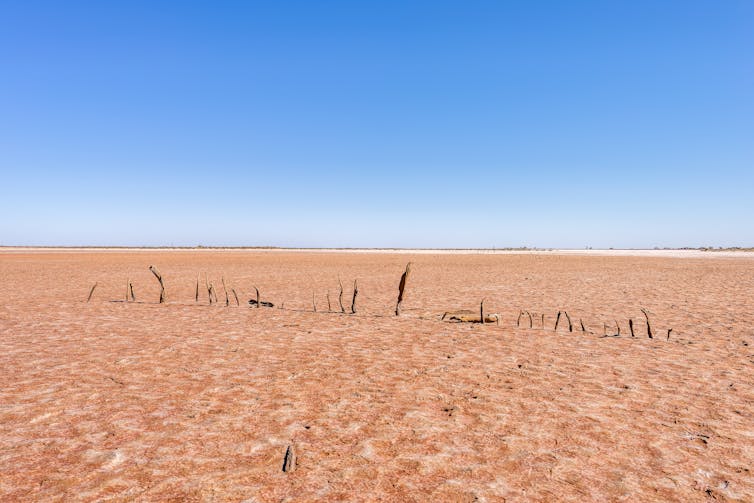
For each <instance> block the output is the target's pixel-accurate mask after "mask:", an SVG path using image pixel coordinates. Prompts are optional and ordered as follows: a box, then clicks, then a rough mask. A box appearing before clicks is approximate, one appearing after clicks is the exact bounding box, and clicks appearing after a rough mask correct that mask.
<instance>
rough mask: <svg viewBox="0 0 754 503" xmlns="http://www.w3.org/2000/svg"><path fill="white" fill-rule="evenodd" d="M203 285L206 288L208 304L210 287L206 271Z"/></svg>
mask: <svg viewBox="0 0 754 503" xmlns="http://www.w3.org/2000/svg"><path fill="white" fill-rule="evenodd" d="M204 286H205V287H206V288H207V298H208V299H209V305H210V306H211V305H212V287H211V286H210V284H209V278H208V277H207V273H206V272H205V273H204Z"/></svg>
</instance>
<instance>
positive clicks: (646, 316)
mask: <svg viewBox="0 0 754 503" xmlns="http://www.w3.org/2000/svg"><path fill="white" fill-rule="evenodd" d="M641 312H642V313H644V317H645V318H646V319H647V337H649V338H650V339H651V338H652V326H651V325H650V324H649V313H647V310H646V309H644V308H641Z"/></svg>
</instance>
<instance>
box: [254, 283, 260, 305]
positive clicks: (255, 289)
mask: <svg viewBox="0 0 754 503" xmlns="http://www.w3.org/2000/svg"><path fill="white" fill-rule="evenodd" d="M254 291H255V292H257V309H259V288H257V287H256V286H255V287H254Z"/></svg>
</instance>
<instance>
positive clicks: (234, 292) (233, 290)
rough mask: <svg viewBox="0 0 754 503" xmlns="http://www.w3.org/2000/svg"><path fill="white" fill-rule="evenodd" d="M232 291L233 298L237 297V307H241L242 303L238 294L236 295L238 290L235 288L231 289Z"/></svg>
mask: <svg viewBox="0 0 754 503" xmlns="http://www.w3.org/2000/svg"><path fill="white" fill-rule="evenodd" d="M230 291H231V292H233V297H235V299H236V305H237V306H240V305H241V303H240V302H239V301H238V294H237V293H236V289H235V288H231V289H230Z"/></svg>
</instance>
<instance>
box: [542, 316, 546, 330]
mask: <svg viewBox="0 0 754 503" xmlns="http://www.w3.org/2000/svg"><path fill="white" fill-rule="evenodd" d="M544 329H545V313H542V330H544Z"/></svg>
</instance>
